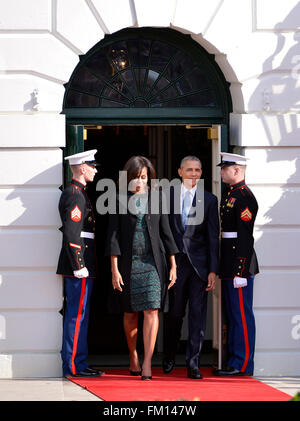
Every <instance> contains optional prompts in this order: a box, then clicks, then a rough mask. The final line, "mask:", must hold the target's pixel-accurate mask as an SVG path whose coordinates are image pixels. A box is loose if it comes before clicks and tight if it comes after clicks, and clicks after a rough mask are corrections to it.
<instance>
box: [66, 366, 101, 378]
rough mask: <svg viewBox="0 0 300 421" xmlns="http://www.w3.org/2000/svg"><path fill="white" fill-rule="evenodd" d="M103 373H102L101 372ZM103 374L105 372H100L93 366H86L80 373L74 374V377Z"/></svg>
mask: <svg viewBox="0 0 300 421" xmlns="http://www.w3.org/2000/svg"><path fill="white" fill-rule="evenodd" d="M100 373H101V374H100ZM102 374H103V372H102V371H101V372H99V371H96V370H93V369H92V368H89V367H87V368H85V369H84V370H82V371H79V373H77V374H75V375H73V377H99V376H101V375H102Z"/></svg>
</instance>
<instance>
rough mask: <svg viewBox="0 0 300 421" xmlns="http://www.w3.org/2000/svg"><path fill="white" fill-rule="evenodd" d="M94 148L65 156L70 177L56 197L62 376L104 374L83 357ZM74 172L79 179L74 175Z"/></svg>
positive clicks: (91, 272)
mask: <svg viewBox="0 0 300 421" xmlns="http://www.w3.org/2000/svg"><path fill="white" fill-rule="evenodd" d="M96 152H97V150H95V149H94V150H92V151H86V152H81V153H78V154H75V155H72V156H68V157H66V158H65V159H66V160H68V161H69V164H70V166H71V170H72V172H73V179H72V181H71V183H70V185H69V186H68V187H67V188H66V189H65V190H64V191H63V193H62V195H61V198H60V201H59V213H60V217H61V221H62V224H63V225H62V228H61V231H62V233H63V239H62V248H61V252H60V256H59V261H58V267H57V274H61V275H63V277H64V287H65V300H66V306H65V314H64V328H63V343H62V351H61V357H62V368H63V374H64V376H68V375H70V376H88V377H90V376H99V375H101V374H103V372H101V371H100V370H94V369H92V368H90V367H89V366H88V363H87V361H86V358H87V356H88V345H87V333H88V321H89V310H90V297H91V292H92V288H93V282H94V278H95V277H96V256H95V247H94V231H95V218H94V215H93V210H92V205H91V203H90V201H89V198H88V196H87V193H86V182H88V181H92V179H93V178H94V175H95V173H96V170H95V165H96V161H95V159H94V155H95V153H96ZM79 166H81V169H82V168H83V166H85V168H84V170H83V171H82V170H81V169H79ZM75 170H76V171H75ZM78 171H79V172H78ZM80 171H82V174H81V172H80ZM75 172H76V176H77V178H78V179H75V178H74V174H75ZM78 174H80V175H79V176H78ZM79 180H80V181H79Z"/></svg>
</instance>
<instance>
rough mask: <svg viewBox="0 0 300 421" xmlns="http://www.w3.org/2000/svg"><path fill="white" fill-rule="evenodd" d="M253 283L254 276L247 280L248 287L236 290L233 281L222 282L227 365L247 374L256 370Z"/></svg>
mask: <svg viewBox="0 0 300 421" xmlns="http://www.w3.org/2000/svg"><path fill="white" fill-rule="evenodd" d="M253 283H254V276H251V277H249V278H247V286H246V287H242V288H234V286H233V280H232V279H231V280H225V279H223V280H222V287H223V292H224V299H225V306H226V314H227V317H228V352H229V360H228V362H227V365H228V366H229V367H234V368H235V369H237V370H239V371H242V372H245V373H253V370H254V349H255V318H254V313H253V309H252V305H253Z"/></svg>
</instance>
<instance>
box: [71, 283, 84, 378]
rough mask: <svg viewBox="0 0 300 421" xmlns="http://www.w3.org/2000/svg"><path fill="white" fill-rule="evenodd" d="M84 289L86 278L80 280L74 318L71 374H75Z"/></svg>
mask: <svg viewBox="0 0 300 421" xmlns="http://www.w3.org/2000/svg"><path fill="white" fill-rule="evenodd" d="M85 287H86V278H82V285H81V293H80V300H79V307H78V313H77V318H76V323H75V332H74V340H73V352H72V371H73V374H76V368H75V363H74V360H75V356H76V353H77V344H78V336H79V328H80V321H81V316H82V309H83V303H84V295H85Z"/></svg>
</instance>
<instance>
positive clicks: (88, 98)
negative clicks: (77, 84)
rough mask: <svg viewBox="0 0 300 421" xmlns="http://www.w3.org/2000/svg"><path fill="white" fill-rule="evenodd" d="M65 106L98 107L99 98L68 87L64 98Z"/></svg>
mask: <svg viewBox="0 0 300 421" xmlns="http://www.w3.org/2000/svg"><path fill="white" fill-rule="evenodd" d="M66 107H99V98H97V97H96V96H92V95H87V94H82V93H80V92H76V91H72V90H71V89H70V90H69V92H68V96H67V100H66Z"/></svg>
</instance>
